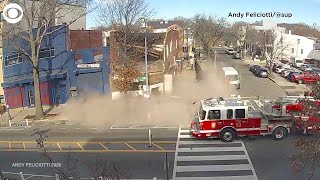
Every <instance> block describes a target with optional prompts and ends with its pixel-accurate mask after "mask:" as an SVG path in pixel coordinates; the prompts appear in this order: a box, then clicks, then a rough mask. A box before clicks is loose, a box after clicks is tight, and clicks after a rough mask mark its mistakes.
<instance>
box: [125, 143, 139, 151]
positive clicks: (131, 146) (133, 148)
mask: <svg viewBox="0 0 320 180" xmlns="http://www.w3.org/2000/svg"><path fill="white" fill-rule="evenodd" d="M124 144H125V145H127V146H128V147H129V148H131V149H132V150H134V151H135V150H136V149H135V148H133V147H132V146H130V145H129V144H128V143H124Z"/></svg>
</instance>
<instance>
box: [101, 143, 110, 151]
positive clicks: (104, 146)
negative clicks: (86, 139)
mask: <svg viewBox="0 0 320 180" xmlns="http://www.w3.org/2000/svg"><path fill="white" fill-rule="evenodd" d="M99 144H100V145H101V146H102V147H103V148H104V149H105V150H109V149H108V148H107V147H106V146H105V145H103V144H102V143H99Z"/></svg>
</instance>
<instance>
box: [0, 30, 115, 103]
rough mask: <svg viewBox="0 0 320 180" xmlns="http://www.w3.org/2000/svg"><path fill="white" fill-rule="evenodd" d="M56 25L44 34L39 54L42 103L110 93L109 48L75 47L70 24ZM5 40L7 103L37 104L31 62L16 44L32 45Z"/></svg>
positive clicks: (4, 75)
mask: <svg viewBox="0 0 320 180" xmlns="http://www.w3.org/2000/svg"><path fill="white" fill-rule="evenodd" d="M53 28H57V29H56V31H54V33H52V34H50V35H48V36H45V38H44V39H43V41H42V44H41V48H40V54H39V74H40V91H41V98H42V103H43V105H55V104H63V103H66V101H67V100H68V99H69V98H70V97H71V96H81V94H84V93H85V92H92V91H95V92H97V93H100V94H109V92H110V82H109V74H110V63H109V57H110V53H109V48H107V47H97V48H87V49H81V50H77V51H74V50H72V49H71V48H70V47H71V40H70V30H69V29H68V26H65V25H62V26H58V27H53ZM35 31H36V30H35ZM3 43H4V46H3V61H2V62H3V78H4V83H3V84H2V87H3V88H4V94H5V98H6V103H7V104H8V105H9V106H10V108H17V107H31V106H33V105H34V86H33V73H32V63H31V61H30V60H29V59H28V58H27V56H26V55H24V54H23V53H19V52H21V50H20V51H19V50H17V48H16V45H17V44H18V45H19V49H22V50H23V51H25V52H28V54H29V53H30V50H29V49H30V48H29V47H30V45H29V43H28V42H26V41H23V40H22V39H18V40H15V41H14V42H13V40H10V41H4V42H3ZM13 44H14V45H13ZM76 57H77V58H76ZM79 57H80V58H79Z"/></svg>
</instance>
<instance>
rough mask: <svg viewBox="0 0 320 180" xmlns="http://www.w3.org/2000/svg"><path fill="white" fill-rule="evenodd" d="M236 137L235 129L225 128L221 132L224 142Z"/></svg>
mask: <svg viewBox="0 0 320 180" xmlns="http://www.w3.org/2000/svg"><path fill="white" fill-rule="evenodd" d="M235 137H236V133H235V131H234V130H233V129H230V128H228V129H224V130H222V131H221V132H220V139H221V141H223V142H232V141H233V140H234V139H235Z"/></svg>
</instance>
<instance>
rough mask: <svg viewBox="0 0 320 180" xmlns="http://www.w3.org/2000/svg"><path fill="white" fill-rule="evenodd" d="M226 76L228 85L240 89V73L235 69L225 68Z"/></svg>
mask: <svg viewBox="0 0 320 180" xmlns="http://www.w3.org/2000/svg"><path fill="white" fill-rule="evenodd" d="M222 70H223V72H224V76H225V78H226V79H227V81H228V84H232V85H235V86H236V87H237V89H240V77H239V74H238V71H237V70H235V69H234V68H233V67H223V68H222Z"/></svg>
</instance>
